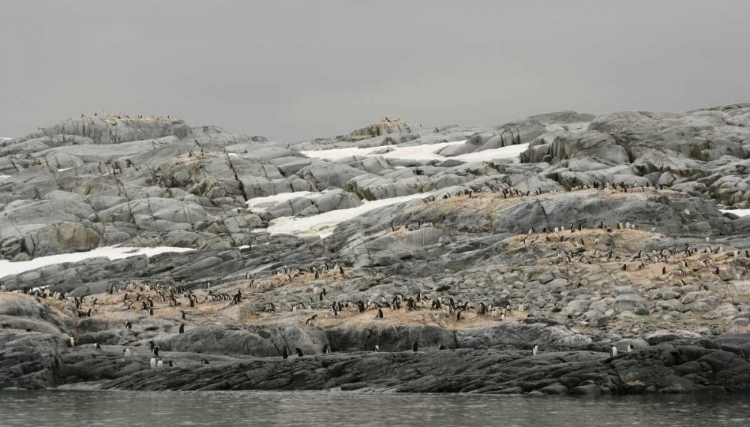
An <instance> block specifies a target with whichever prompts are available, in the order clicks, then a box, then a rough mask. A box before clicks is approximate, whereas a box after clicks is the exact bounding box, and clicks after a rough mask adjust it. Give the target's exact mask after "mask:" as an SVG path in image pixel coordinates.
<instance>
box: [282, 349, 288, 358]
mask: <svg viewBox="0 0 750 427" xmlns="http://www.w3.org/2000/svg"><path fill="white" fill-rule="evenodd" d="M281 357H283V358H284V360H286V359H287V358H288V357H289V352H288V351H287V350H286V347H284V350H283V351H282V352H281Z"/></svg>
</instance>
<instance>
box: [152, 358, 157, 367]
mask: <svg viewBox="0 0 750 427" xmlns="http://www.w3.org/2000/svg"><path fill="white" fill-rule="evenodd" d="M151 369H156V358H155V357H152V358H151Z"/></svg>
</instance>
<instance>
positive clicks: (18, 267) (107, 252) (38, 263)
mask: <svg viewBox="0 0 750 427" xmlns="http://www.w3.org/2000/svg"><path fill="white" fill-rule="evenodd" d="M192 250H193V249H190V248H175V247H170V246H158V247H155V248H128V247H115V246H107V247H103V248H96V249H93V250H90V251H88V252H75V253H72V254H60V255H50V256H45V257H39V258H34V259H32V260H30V261H19V262H10V261H6V260H0V278H2V277H4V276H8V275H11V274H20V273H23V272H25V271H29V270H33V269H35V268H39V267H45V266H48V265H52V264H60V263H63V262H78V261H83V260H85V259H89V258H96V257H107V258H109V259H110V260H114V259H122V258H128V257H131V256H136V255H147V256H149V257H152V256H154V255H158V254H161V253H166V252H189V251H192Z"/></svg>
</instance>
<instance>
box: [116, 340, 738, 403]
mask: <svg viewBox="0 0 750 427" xmlns="http://www.w3.org/2000/svg"><path fill="white" fill-rule="evenodd" d="M746 343H747V341H746ZM702 344H703V345H700V344H699V345H695V344H690V343H680V344H664V345H660V346H656V347H652V348H649V349H644V350H638V351H635V352H632V353H626V354H622V355H618V356H617V357H615V358H611V357H609V356H608V354H607V353H597V352H589V351H577V352H542V353H539V354H538V355H537V356H533V357H532V356H530V355H529V354H525V353H521V352H499V351H479V350H443V351H438V350H432V351H426V352H420V353H412V352H397V353H372V352H371V353H350V354H330V355H324V356H314V357H302V358H294V359H292V360H287V361H285V360H281V359H280V358H276V359H273V360H264V359H256V360H251V361H241V362H226V363H221V364H220V365H216V366H215V365H208V366H203V367H182V368H180V367H176V368H167V369H162V370H157V371H156V372H141V373H138V374H134V375H130V376H126V377H122V378H119V379H115V380H112V381H109V382H106V383H104V384H103V385H102V388H104V389H129V390H326V389H337V388H341V389H342V390H353V389H362V388H366V389H368V390H372V391H388V392H393V391H396V392H430V393H446V392H453V393H456V392H473V393H496V394H520V393H529V392H533V391H539V392H541V393H544V394H551V395H567V394H570V395H601V394H642V393H678V392H682V393H693V392H707V393H708V392H717V391H733V392H741V391H748V390H750V363H749V362H748V361H747V360H746V359H745V358H744V357H742V356H741V355H739V354H737V353H736V352H733V351H728V350H724V349H722V348H721V345H720V344H717V343H715V342H712V341H707V342H704V343H702ZM745 345H746V346H747V344H745ZM702 366H710V369H707V370H706V369H703V368H702Z"/></svg>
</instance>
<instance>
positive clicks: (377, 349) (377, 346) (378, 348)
mask: <svg viewBox="0 0 750 427" xmlns="http://www.w3.org/2000/svg"><path fill="white" fill-rule="evenodd" d="M379 351H380V346H379V345H376V346H375V353H377V352H379Z"/></svg>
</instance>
